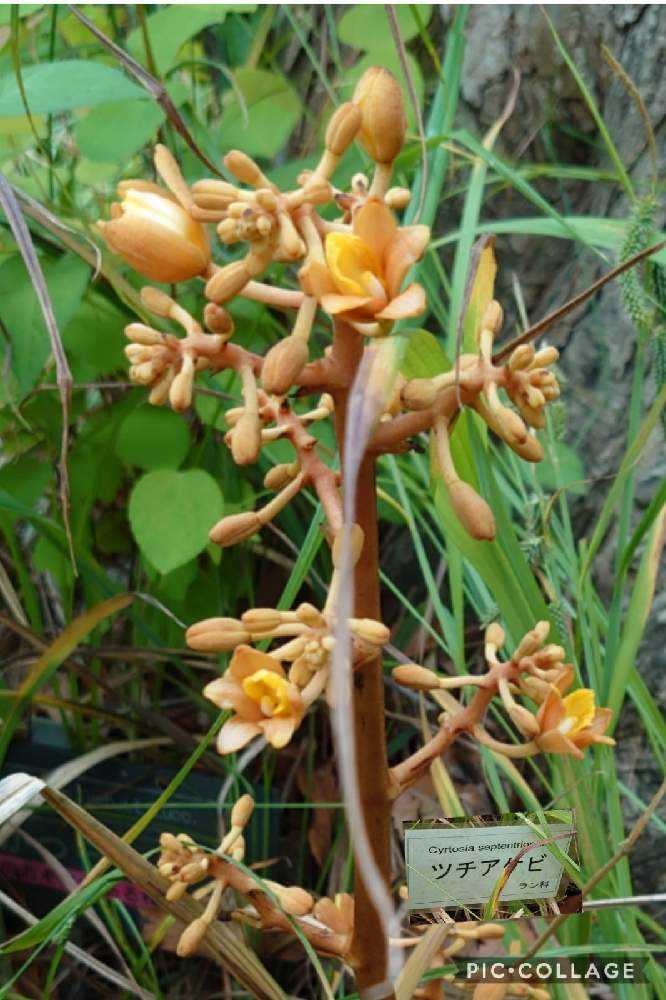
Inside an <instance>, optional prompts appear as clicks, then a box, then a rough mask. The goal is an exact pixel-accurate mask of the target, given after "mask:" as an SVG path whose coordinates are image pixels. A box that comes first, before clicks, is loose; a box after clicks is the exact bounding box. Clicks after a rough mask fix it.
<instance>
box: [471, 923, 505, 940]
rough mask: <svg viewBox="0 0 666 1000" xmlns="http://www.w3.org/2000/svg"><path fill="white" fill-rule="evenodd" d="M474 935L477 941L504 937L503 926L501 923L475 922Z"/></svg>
mask: <svg viewBox="0 0 666 1000" xmlns="http://www.w3.org/2000/svg"><path fill="white" fill-rule="evenodd" d="M474 930H475V933H474V936H475V937H476V939H477V941H488V940H498V941H499V939H500V938H503V937H504V932H505V928H504V927H503V926H502V925H501V924H477V926H476V927H475V929H474Z"/></svg>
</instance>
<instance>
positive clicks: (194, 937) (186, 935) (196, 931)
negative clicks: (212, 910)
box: [176, 917, 209, 958]
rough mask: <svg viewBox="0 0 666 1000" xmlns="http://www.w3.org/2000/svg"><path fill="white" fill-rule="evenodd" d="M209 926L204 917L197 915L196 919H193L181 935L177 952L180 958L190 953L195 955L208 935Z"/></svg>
mask: <svg viewBox="0 0 666 1000" xmlns="http://www.w3.org/2000/svg"><path fill="white" fill-rule="evenodd" d="M208 927H209V925H208V922H207V921H206V920H204V919H203V917H197V919H196V920H193V921H192V923H191V924H189V925H188V926H187V927H186V928H185V930H184V931H183V933H182V934H181V935H180V940H179V941H178V945H177V948H176V952H177V954H178V955H179V957H180V958H187V956H188V955H193V954H194V953H195V952H196V950H197V948H198V947H199V945H200V944H201V942H202V941H203V939H204V937H205V935H206V931H207V930H208Z"/></svg>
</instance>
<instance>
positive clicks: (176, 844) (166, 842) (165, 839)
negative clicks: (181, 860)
mask: <svg viewBox="0 0 666 1000" xmlns="http://www.w3.org/2000/svg"><path fill="white" fill-rule="evenodd" d="M160 847H161V848H162V850H163V851H179V850H180V841H179V840H178V838H177V837H174V835H173V834H172V833H168V832H167V831H166V830H165V831H164V833H161V834H160Z"/></svg>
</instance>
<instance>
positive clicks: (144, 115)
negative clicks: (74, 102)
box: [74, 100, 164, 164]
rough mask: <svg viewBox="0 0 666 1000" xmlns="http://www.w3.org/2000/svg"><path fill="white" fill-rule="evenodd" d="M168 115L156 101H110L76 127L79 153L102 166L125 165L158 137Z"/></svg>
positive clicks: (75, 136)
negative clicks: (157, 133)
mask: <svg viewBox="0 0 666 1000" xmlns="http://www.w3.org/2000/svg"><path fill="white" fill-rule="evenodd" d="M163 121H164V112H163V111H162V109H161V108H160V107H159V105H157V104H155V102H154V101H132V100H128V101H109V102H108V103H107V104H100V105H99V107H97V108H93V110H92V111H90V112H89V114H87V115H86V117H85V118H82V119H81V120H80V121H79V122H77V123H76V125H75V126H74V139H75V140H76V145H77V146H78V147H79V152H80V153H82V155H83V156H87V157H88V159H89V160H95V161H96V162H98V163H116V164H117V163H122V161H123V160H127V159H129V157H131V156H133V155H134V154H135V153H136V152H138V150H140V149H141V147H142V146H144V145H145V144H146V143H147V142H150V140H151V139H152V138H153V136H154V135H155V133H156V131H157V129H158V128H159V127H160V125H161V124H162V122H163Z"/></svg>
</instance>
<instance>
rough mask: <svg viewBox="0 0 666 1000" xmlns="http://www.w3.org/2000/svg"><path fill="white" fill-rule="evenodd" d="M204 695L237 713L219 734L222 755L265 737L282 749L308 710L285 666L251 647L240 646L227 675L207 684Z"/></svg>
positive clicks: (272, 744) (218, 739) (218, 742)
mask: <svg viewBox="0 0 666 1000" xmlns="http://www.w3.org/2000/svg"><path fill="white" fill-rule="evenodd" d="M203 693H204V695H205V697H206V698H209V699H210V701H212V702H213V703H214V704H215V705H217V706H218V708H232V709H234V712H235V714H234V715H232V717H231V718H230V719H228V720H227V721H226V722H225V723H224V725H223V726H222V729H221V730H220V732H219V735H218V738H217V749H218V751H219V752H220V753H221V754H227V753H233V752H234V751H235V750H240V749H241V748H242V747H244V746H245V745H246V744H247V743H249V742H250V740H252V739H254V737H255V736H261V735H263V736H265V737H266V739H267V740H268V742H269V743H270V744H271V746H273V747H275V749H276V750H279V749H281V748H282V747H284V746H286V744H287V743H288V742H289V740H290V739H291V737H292V736H293V734H294V731H295V730H296V729H297V727H298V726H299V725H300V724H301V721H302V719H303V715H304V713H305V708H306V706H305V703H304V702H303V699H302V698H301V695H300V692H299V690H298V688H297V687H296V685H295V684H292V683H291V682H290V681H289V680H288V679H287V676H286V674H285V672H284V669H283V667H282V664H281V663H280V662H279V661H278V660H277V659H275V657H273V656H269V655H268V653H262V652H260V651H259V650H256V649H252V647H251V646H244V645H242V646H238V647H237V648H236V651H235V653H234V655H233V657H232V658H231V663H230V664H229V667H228V669H227V671H226V672H225V674H224V676H223V677H220V678H218V679H217V680H215V681H211V683H210V684H207V685H206V687H205V688H204V692H203Z"/></svg>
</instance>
